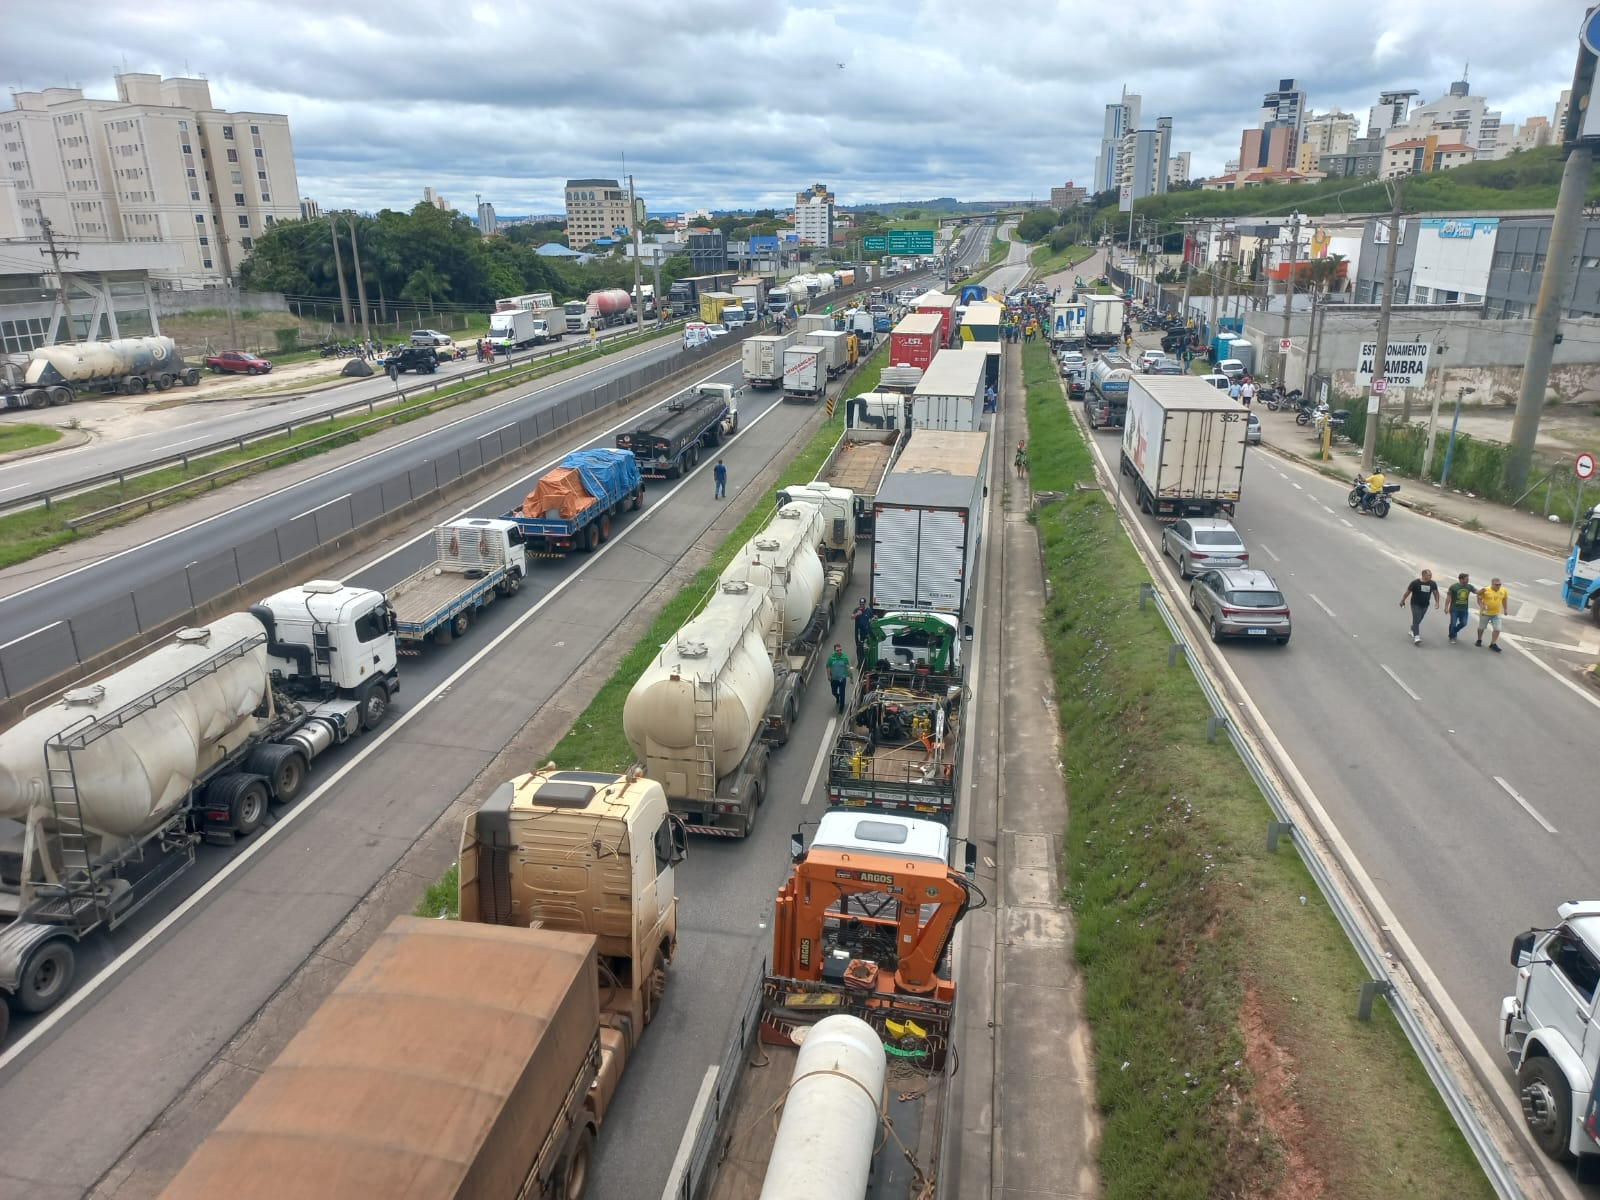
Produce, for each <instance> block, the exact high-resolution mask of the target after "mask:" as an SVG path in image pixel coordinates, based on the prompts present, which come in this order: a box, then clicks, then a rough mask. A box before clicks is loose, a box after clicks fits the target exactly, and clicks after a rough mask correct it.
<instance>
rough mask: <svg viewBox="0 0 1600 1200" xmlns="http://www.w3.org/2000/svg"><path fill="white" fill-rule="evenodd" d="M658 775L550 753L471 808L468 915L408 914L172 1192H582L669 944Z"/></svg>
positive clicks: (674, 859)
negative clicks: (562, 759) (577, 765)
mask: <svg viewBox="0 0 1600 1200" xmlns="http://www.w3.org/2000/svg"><path fill="white" fill-rule="evenodd" d="M685 844H686V839H685V834H684V831H683V827H682V825H681V824H679V823H678V822H677V820H676V818H674V817H672V816H671V815H670V814H669V813H668V812H667V802H666V796H665V794H664V793H663V792H662V790H661V787H660V785H658V784H656V783H654V782H652V781H650V780H648V779H641V778H638V777H637V776H633V775H627V776H624V775H612V774H602V773H598V772H591V771H557V770H553V769H545V770H542V771H536V772H534V773H533V774H530V775H524V776H521V777H520V778H517V779H514V780H512V781H511V782H509V783H506V784H504V785H502V786H501V788H500V789H499V790H498V791H496V792H495V794H494V795H493V796H491V797H490V798H489V800H488V801H486V802H485V803H484V805H483V807H482V808H481V809H479V811H478V812H476V813H474V814H472V815H471V816H469V817H468V818H467V822H466V828H465V831H464V833H463V837H462V847H461V870H460V878H461V882H460V902H461V916H462V919H461V920H460V921H436V920H421V919H418V918H415V917H400V918H398V919H397V920H396V921H395V922H394V923H393V924H392V925H391V926H390V927H389V928H388V930H387V931H385V932H384V933H383V934H382V935H380V937H379V938H378V940H377V942H375V943H374V944H373V946H372V947H371V949H369V950H368V951H367V953H366V954H365V955H363V956H362V958H361V960H360V961H359V962H357V963H356V965H355V966H354V967H352V968H351V969H350V972H349V973H348V974H347V975H346V976H345V978H344V979H343V981H341V982H340V984H339V985H338V987H337V988H336V989H335V990H334V991H333V993H332V994H331V995H330V996H329V997H328V998H327V999H326V1000H325V1001H324V1002H323V1004H322V1005H321V1007H319V1008H318V1009H317V1011H316V1012H315V1013H313V1014H312V1016H311V1018H310V1020H309V1021H307V1023H306V1025H305V1027H304V1028H303V1029H301V1031H300V1032H299V1033H298V1034H297V1035H296V1036H295V1037H294V1039H293V1040H292V1041H291V1042H290V1043H289V1044H288V1045H287V1046H286V1047H285V1048H284V1050H283V1052H282V1053H281V1054H280V1055H279V1056H278V1059H277V1061H275V1062H274V1063H273V1064H272V1066H270V1067H269V1068H268V1069H267V1070H266V1072H265V1073H264V1074H263V1075H262V1076H261V1077H260V1078H259V1079H258V1080H257V1081H256V1082H255V1084H254V1086H252V1087H251V1089H250V1091H249V1092H247V1093H246V1094H245V1096H244V1098H243V1099H242V1100H240V1101H239V1103H238V1105H237V1106H235V1108H234V1110H233V1111H232V1112H231V1113H230V1114H229V1115H228V1116H227V1117H225V1118H224V1119H223V1121H222V1123H221V1124H220V1125H219V1126H218V1127H217V1128H216V1130H215V1131H214V1132H213V1133H212V1134H211V1136H210V1137H209V1138H207V1139H206V1141H205V1142H204V1143H203V1144H202V1145H201V1146H200V1148H199V1149H198V1150H197V1151H196V1152H195V1154H194V1156H193V1157H192V1158H190V1160H189V1161H188V1163H187V1164H186V1165H185V1166H184V1168H183V1170H182V1171H181V1172H180V1173H179V1174H178V1176H177V1178H175V1179H174V1180H173V1181H172V1183H171V1184H170V1185H169V1186H168V1188H167V1189H166V1191H165V1192H164V1193H163V1197H164V1200H201V1198H204V1200H216V1198H217V1197H224V1196H225V1197H228V1198H229V1200H282V1198H283V1197H291V1196H292V1197H294V1198H295V1200H335V1198H338V1200H346V1198H348V1197H351V1196H405V1197H408V1198H409V1200H504V1198H506V1197H518V1198H523V1200H534V1198H538V1200H579V1197H581V1196H582V1195H583V1193H584V1189H585V1187H586V1185H587V1182H588V1176H589V1168H590V1163H591V1160H592V1156H593V1153H594V1146H595V1139H596V1137H597V1135H598V1133H599V1130H600V1125H601V1122H602V1120H603V1119H604V1117H605V1113H606V1110H607V1108H608V1107H609V1106H610V1103H611V1100H612V1098H613V1097H614V1096H615V1094H616V1090H617V1084H618V1081H619V1079H620V1078H621V1075H622V1071H623V1067H624V1066H625V1064H626V1063H627V1060H628V1058H629V1057H630V1056H631V1054H632V1053H633V1051H634V1048H635V1047H636V1046H637V1044H638V1040H639V1037H640V1036H641V1035H642V1034H643V1032H644V1027H645V1026H646V1025H647V1024H648V1023H649V1021H650V1019H651V1017H652V1016H654V1014H655V1011H656V1008H657V1005H658V1004H659V1002H660V999H661V995H662V989H663V988H664V986H665V983H666V966H667V963H668V962H670V961H671V959H672V955H673V952H674V950H675V948H676V945H677V897H676V890H675V884H674V873H675V868H676V865H677V863H678V862H680V861H681V860H682V858H683V852H684V847H685Z"/></svg>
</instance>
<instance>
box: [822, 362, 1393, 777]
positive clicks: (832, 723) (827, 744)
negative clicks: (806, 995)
mask: <svg viewBox="0 0 1600 1200" xmlns="http://www.w3.org/2000/svg"><path fill="white" fill-rule="evenodd" d="M1373 344H1374V345H1376V344H1377V343H1376V342H1374V343H1373ZM829 699H832V696H830V697H829ZM838 727H839V718H838V717H837V716H833V717H829V718H828V728H827V729H826V730H824V731H823V734H822V745H820V746H818V747H817V761H816V762H814V763H812V764H811V774H810V775H808V776H806V790H805V791H803V792H801V793H800V803H801V804H810V803H811V795H812V793H813V792H814V791H815V790H816V787H817V776H819V775H821V774H822V764H823V763H824V762H826V761H827V760H828V752H829V751H830V750H832V749H833V731H834V730H835V729H837V728H838Z"/></svg>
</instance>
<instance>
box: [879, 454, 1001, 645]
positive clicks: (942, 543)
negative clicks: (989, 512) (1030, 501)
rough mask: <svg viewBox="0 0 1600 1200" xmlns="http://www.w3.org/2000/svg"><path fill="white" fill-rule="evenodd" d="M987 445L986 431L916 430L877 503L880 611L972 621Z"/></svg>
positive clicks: (890, 474) (885, 480) (883, 486)
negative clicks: (973, 590) (973, 589)
mask: <svg viewBox="0 0 1600 1200" xmlns="http://www.w3.org/2000/svg"><path fill="white" fill-rule="evenodd" d="M988 444H989V435H988V434H986V433H966V432H950V431H946V430H935V429H918V430H916V431H915V432H913V433H912V434H911V437H910V440H909V441H908V442H907V443H906V446H905V449H903V450H902V451H901V452H900V456H899V457H898V458H897V459H896V460H895V462H894V466H893V469H892V470H890V472H889V473H888V474H887V475H886V476H885V477H884V480H883V482H882V483H881V484H880V485H879V486H878V493H877V496H876V499H875V501H874V503H873V522H874V529H873V539H872V584H871V588H872V590H871V592H870V593H869V598H870V600H871V603H872V608H873V610H874V611H875V612H879V613H882V612H889V611H905V610H910V611H924V612H942V613H947V614H949V615H950V616H953V617H955V618H956V619H957V620H958V621H962V622H968V623H970V618H971V615H972V612H973V610H974V609H975V606H976V603H977V597H976V596H975V595H973V594H972V593H971V587H972V581H973V578H974V575H975V572H976V569H977V562H978V548H979V544H980V542H981V540H982V536H983V517H984V511H983V502H984V492H985V490H986V489H985V482H986V480H987V477H988Z"/></svg>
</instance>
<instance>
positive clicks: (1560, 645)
mask: <svg viewBox="0 0 1600 1200" xmlns="http://www.w3.org/2000/svg"><path fill="white" fill-rule="evenodd" d="M1500 640H1501V641H1503V642H1509V641H1512V640H1516V641H1519V642H1523V643H1525V644H1527V645H1529V646H1543V647H1544V648H1545V649H1547V650H1564V651H1566V652H1567V653H1568V654H1600V646H1596V645H1595V644H1594V643H1593V642H1551V641H1546V640H1545V639H1544V638H1536V637H1529V636H1528V635H1527V634H1525V633H1516V634H1512V633H1508V634H1506V635H1505V637H1503V638H1501V639H1500Z"/></svg>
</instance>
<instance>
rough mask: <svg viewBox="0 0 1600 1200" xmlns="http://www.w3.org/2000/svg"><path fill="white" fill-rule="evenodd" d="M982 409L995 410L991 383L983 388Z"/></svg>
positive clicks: (985, 410)
mask: <svg viewBox="0 0 1600 1200" xmlns="http://www.w3.org/2000/svg"><path fill="white" fill-rule="evenodd" d="M983 411H984V412H994V411H995V399H994V384H992V383H991V384H990V385H989V386H988V387H986V388H984V389H983Z"/></svg>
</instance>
